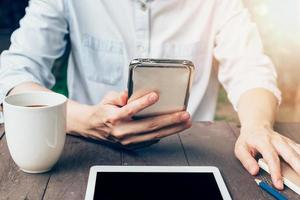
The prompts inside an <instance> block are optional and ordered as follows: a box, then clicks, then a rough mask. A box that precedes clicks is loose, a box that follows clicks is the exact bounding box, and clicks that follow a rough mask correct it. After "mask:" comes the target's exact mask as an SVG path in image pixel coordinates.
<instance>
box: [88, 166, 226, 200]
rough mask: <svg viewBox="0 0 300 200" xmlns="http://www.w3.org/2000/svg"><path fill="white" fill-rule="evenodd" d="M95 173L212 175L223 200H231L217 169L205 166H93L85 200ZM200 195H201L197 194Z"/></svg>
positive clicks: (93, 182) (92, 184) (90, 189)
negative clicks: (192, 173) (197, 173)
mask: <svg viewBox="0 0 300 200" xmlns="http://www.w3.org/2000/svg"><path fill="white" fill-rule="evenodd" d="M97 172H181V173H189V172H199V173H213V174H214V177H215V179H216V182H217V184H218V187H219V189H220V192H221V195H222V197H223V199H224V200H231V197H230V194H229V192H228V190H227V187H226V185H225V182H224V180H223V178H222V175H221V173H220V171H219V169H218V168H217V167H212V166H205V167H196V166H183V167H181V166H93V167H91V169H90V174H89V180H88V185H87V190H86V194H85V200H92V199H93V197H94V189H95V184H96V176H97ZM199 195H201V194H199Z"/></svg>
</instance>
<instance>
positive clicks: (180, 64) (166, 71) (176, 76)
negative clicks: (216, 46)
mask: <svg viewBox="0 0 300 200" xmlns="http://www.w3.org/2000/svg"><path fill="white" fill-rule="evenodd" d="M193 77H194V64H193V63H192V62H191V61H188V60H173V59H143V58H140V59H134V60H133V61H132V62H131V63H130V67H129V78H128V93H129V101H131V100H134V99H136V98H139V97H141V96H143V95H145V94H147V93H149V92H151V91H155V92H157V93H158V94H159V100H158V102H156V103H155V104H154V105H152V106H150V107H148V108H146V109H144V110H142V111H141V112H139V113H138V114H136V115H135V116H134V117H135V118H143V117H149V116H155V115H162V114H168V113H172V112H178V111H183V110H186V108H187V106H188V100H189V95H190V90H191V87H192V82H193Z"/></svg>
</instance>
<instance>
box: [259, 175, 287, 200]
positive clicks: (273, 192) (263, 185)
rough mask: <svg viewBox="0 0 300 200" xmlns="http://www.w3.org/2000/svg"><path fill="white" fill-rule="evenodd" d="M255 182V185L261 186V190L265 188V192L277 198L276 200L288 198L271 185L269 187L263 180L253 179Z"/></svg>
mask: <svg viewBox="0 0 300 200" xmlns="http://www.w3.org/2000/svg"><path fill="white" fill-rule="evenodd" d="M255 182H256V183H257V185H258V186H259V187H261V188H262V189H263V190H265V191H266V192H268V193H269V194H271V195H272V196H273V197H274V198H275V199H277V200H288V198H286V197H285V196H283V195H282V194H280V193H279V192H278V191H277V190H276V189H274V188H273V187H271V186H270V185H268V184H267V183H265V182H263V181H261V180H259V179H255Z"/></svg>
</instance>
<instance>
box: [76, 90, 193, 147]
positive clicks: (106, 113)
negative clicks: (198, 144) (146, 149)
mask: <svg viewBox="0 0 300 200" xmlns="http://www.w3.org/2000/svg"><path fill="white" fill-rule="evenodd" d="M158 99H159V97H158V95H157V94H156V93H155V92H151V93H148V94H146V95H144V96H142V97H140V98H138V99H135V100H132V101H130V102H129V101H128V94H127V92H121V93H116V92H110V93H109V94H108V95H106V96H105V97H104V99H103V100H102V101H101V102H100V103H99V104H98V105H95V106H88V108H87V109H85V112H83V113H82V116H85V117H82V119H84V120H83V121H81V122H80V123H81V125H80V126H78V124H77V125H75V126H78V127H80V130H79V131H77V132H79V134H80V135H83V136H85V137H89V138H93V139H98V140H109V141H114V142H119V143H120V144H122V145H124V146H127V145H134V144H138V143H142V142H148V141H152V140H158V139H161V138H163V137H166V136H169V135H172V134H175V133H178V132H181V131H183V130H185V129H188V128H190V127H191V119H190V115H189V113H188V112H185V111H182V112H177V113H172V114H166V115H160V116H155V117H149V118H144V119H140V120H133V119H132V116H133V115H135V114H136V113H138V112H140V111H141V110H143V109H145V108H147V107H149V106H151V105H153V104H155V103H156V102H157V101H158ZM71 129H72V128H71Z"/></svg>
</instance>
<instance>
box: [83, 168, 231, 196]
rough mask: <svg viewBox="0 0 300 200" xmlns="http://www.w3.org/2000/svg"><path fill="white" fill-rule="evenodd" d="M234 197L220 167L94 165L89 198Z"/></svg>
mask: <svg viewBox="0 0 300 200" xmlns="http://www.w3.org/2000/svg"><path fill="white" fill-rule="evenodd" d="M94 199H95V200H96V199H101V200H108V199H109V200H114V199H130V200H135V199H138V200H150V199H151V200H159V199H163V200H166V199H172V200H177V199H181V200H182V199H186V200H189V199H213V200H219V199H223V200H230V199H231V197H230V195H229V192H228V190H227V188H226V185H225V183H224V180H223V179H222V176H221V174H220V171H219V170H218V168H216V167H170V166H164V167H162V166H151V167H148V166H94V167H92V168H91V170H90V175H89V180H88V186H87V190H86V196H85V200H94Z"/></svg>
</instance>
